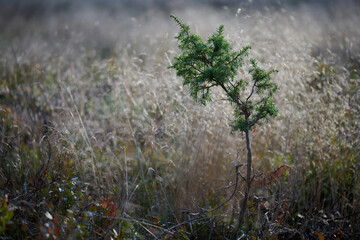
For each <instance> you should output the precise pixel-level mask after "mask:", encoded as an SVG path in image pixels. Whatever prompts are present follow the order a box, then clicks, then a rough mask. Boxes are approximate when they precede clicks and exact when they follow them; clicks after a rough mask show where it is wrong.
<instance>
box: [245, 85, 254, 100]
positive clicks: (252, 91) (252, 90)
mask: <svg viewBox="0 0 360 240" xmlns="http://www.w3.org/2000/svg"><path fill="white" fill-rule="evenodd" d="M255 87H256V82H254V84H253V86H252V88H251V93H250V95H249V96H248V97H247V98H246V102H248V101H249V99H250V98H251V96H252V95H253V93H254V90H255Z"/></svg>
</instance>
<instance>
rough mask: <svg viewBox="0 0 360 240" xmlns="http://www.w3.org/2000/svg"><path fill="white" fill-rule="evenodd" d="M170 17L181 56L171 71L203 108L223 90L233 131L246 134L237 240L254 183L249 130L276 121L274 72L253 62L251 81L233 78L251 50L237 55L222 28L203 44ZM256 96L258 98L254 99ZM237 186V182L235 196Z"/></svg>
mask: <svg viewBox="0 0 360 240" xmlns="http://www.w3.org/2000/svg"><path fill="white" fill-rule="evenodd" d="M171 17H172V18H173V19H174V20H175V22H176V23H177V24H178V25H179V26H180V33H179V34H178V35H177V36H176V39H177V40H178V42H179V44H178V47H179V48H180V50H181V53H180V55H178V56H176V57H175V63H174V64H173V65H172V66H171V68H174V69H175V70H176V73H177V75H178V76H180V77H182V78H183V79H184V82H183V84H184V85H188V86H189V87H190V95H191V96H192V97H193V98H194V99H195V100H196V101H198V102H200V103H202V104H204V105H205V104H206V102H207V101H211V90H212V88H214V87H220V88H222V90H223V91H224V92H225V94H226V100H228V101H229V103H230V104H231V105H232V106H233V107H234V119H233V131H237V130H240V131H242V132H244V133H245V137H246V148H247V164H246V179H245V181H246V189H245V193H244V199H243V201H242V204H241V211H240V214H239V217H238V221H237V224H236V226H235V228H234V230H233V233H232V236H231V239H236V236H237V232H238V231H239V229H240V227H241V225H242V223H243V220H244V217H245V213H246V209H247V205H248V204H247V203H248V199H249V192H250V187H251V182H252V181H253V179H254V176H252V175H251V172H252V169H251V165H252V150H251V141H250V130H251V129H252V128H253V127H254V126H255V125H256V124H257V123H259V121H260V120H262V119H265V120H268V119H269V117H275V116H277V114H278V110H277V108H276V107H275V104H274V102H273V96H274V94H275V92H276V91H277V90H278V86H277V85H276V84H275V83H273V82H272V81H271V77H270V75H271V74H272V73H274V72H276V70H270V71H265V70H263V69H262V68H260V67H259V66H258V64H257V62H256V61H255V60H254V59H250V64H251V67H250V69H249V73H250V74H251V81H247V80H243V79H241V78H240V79H238V78H236V76H237V73H238V70H239V68H241V67H243V65H244V58H245V57H246V56H247V55H248V51H249V49H250V46H246V47H244V48H243V49H241V50H240V51H233V50H232V47H231V46H230V44H229V43H228V41H226V39H225V38H224V26H223V25H221V26H220V27H219V28H218V30H217V31H216V32H215V33H214V34H213V35H212V36H211V37H210V38H209V39H208V40H207V41H206V42H204V41H203V40H202V39H201V37H200V36H198V35H196V34H194V33H191V32H190V27H189V26H188V25H186V24H184V23H183V22H181V21H180V20H179V19H178V18H177V17H175V16H174V15H171ZM247 88H249V93H247V92H246V89H247ZM255 95H257V97H256V98H255V97H254V96H255ZM254 99H255V100H254ZM243 166H245V165H243ZM235 168H236V174H237V176H238V174H239V173H238V172H237V171H238V168H239V165H236V164H235ZM236 179H238V177H237V178H236ZM237 186H238V184H237V180H236V184H235V189H234V193H235V191H236V188H237ZM232 196H233V195H232Z"/></svg>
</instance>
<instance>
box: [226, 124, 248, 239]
mask: <svg viewBox="0 0 360 240" xmlns="http://www.w3.org/2000/svg"><path fill="white" fill-rule="evenodd" d="M245 135H246V148H247V153H248V154H247V171H246V188H245V195H244V199H243V201H242V204H241V210H240V214H239V218H238V221H237V223H236V226H235V229H234V231H233V233H232V236H231V238H230V239H232V240H235V239H236V235H237V233H238V232H239V229H240V227H241V225H242V224H243V222H244V217H245V213H246V210H247V205H248V200H249V192H250V186H251V162H252V153H251V144H250V133H249V129H248V130H246V132H245Z"/></svg>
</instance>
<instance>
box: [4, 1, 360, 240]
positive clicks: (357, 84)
mask: <svg viewBox="0 0 360 240" xmlns="http://www.w3.org/2000/svg"><path fill="white" fill-rule="evenodd" d="M359 10H360V7H359V3H358V2H357V1H350V0H347V1H335V0H334V1H325V0H324V1H320V0H319V1H299V0H297V1H295V0H293V1H263V0H252V1H235V0H233V1H232V0H228V1H227V0H223V1H220V0H219V1H215V0H214V1H205V0H203V1H200V0H199V1H186V0H184V1H165V0H164V1H160V0H159V1H155V0H154V1H141V0H134V1H130V0H128V1H125V0H124V1H115V0H114V1H111V0H102V1H100V0H99V1H97V0H87V1H85V0H76V1H74V0H73V1H70V0H54V1H45V0H26V1H25V0H12V1H5V0H1V1H0V108H1V109H0V110H1V119H0V140H1V144H0V150H1V151H0V154H1V155H0V156H1V158H0V159H1V163H0V164H1V166H0V199H1V201H0V202H1V205H0V207H1V209H0V210H1V215H0V219H1V222H2V227H1V228H0V234H1V236H2V237H4V238H6V237H8V238H14V239H24V238H39V239H44V238H50V239H52V238H54V239H55V238H57V239H58V238H60V239H69V238H70V239H71V238H74V239H77V238H79V239H81V238H86V239H96V238H107V239H108V238H110V237H111V238H113V239H149V238H150V239H152V238H159V239H161V238H164V239H166V238H170V239H171V238H172V239H205V238H208V239H209V238H212V239H226V237H228V236H229V233H230V232H231V229H232V227H233V225H234V216H236V213H237V211H239V202H240V200H241V199H242V189H239V191H237V192H236V195H235V198H234V199H233V200H232V201H230V202H229V203H228V204H226V205H225V206H224V208H222V209H221V210H219V211H216V212H214V213H213V214H210V215H208V216H206V217H204V218H203V219H200V220H199V221H196V222H194V223H193V224H184V225H181V226H179V227H174V226H176V225H177V224H180V223H182V222H183V221H186V220H188V219H189V218H192V217H193V215H194V214H193V213H192V212H199V211H202V209H211V208H215V207H216V206H218V205H219V204H221V202H223V201H224V200H226V199H227V197H228V196H230V194H231V193H232V188H231V186H232V184H233V182H234V179H235V173H234V167H233V163H234V161H235V159H236V156H237V154H238V153H239V161H241V162H245V160H246V150H245V144H244V138H243V136H242V135H241V134H240V133H234V134H232V133H231V121H232V109H231V107H230V106H228V105H227V104H226V102H224V101H222V100H221V92H215V94H216V96H217V97H215V99H214V101H213V102H212V103H209V104H208V105H207V106H206V107H203V106H201V105H199V104H197V103H195V102H194V101H193V100H192V99H191V97H190V96H189V94H188V92H187V88H186V87H183V86H182V79H180V78H178V77H176V74H175V72H174V71H173V70H171V69H168V66H170V65H171V63H172V62H173V57H174V56H176V55H177V54H178V53H179V50H178V49H177V42H176V40H175V39H174V36H175V35H176V34H177V32H178V30H179V29H178V26H177V25H176V24H175V23H174V22H173V21H172V20H171V19H170V17H169V15H170V14H175V15H176V16H178V17H179V18H180V19H182V20H183V21H184V22H185V23H187V24H189V25H190V26H191V28H192V31H193V32H194V33H196V34H199V35H201V36H202V37H203V39H204V40H205V39H207V37H209V36H210V35H211V33H213V32H214V31H215V30H216V28H217V27H218V26H219V25H220V24H223V25H225V36H226V39H227V40H228V41H229V42H230V43H231V45H232V46H233V48H234V50H239V49H241V48H242V47H244V46H246V45H251V46H252V50H251V51H250V57H252V58H256V59H257V60H258V61H259V65H260V66H261V67H262V68H264V69H273V68H275V69H277V70H279V73H277V74H276V75H274V76H273V79H274V81H275V82H276V83H277V84H278V85H279V86H280V91H279V92H278V93H277V95H276V97H275V101H276V104H277V106H278V107H279V113H280V114H279V117H278V118H276V119H272V120H271V121H270V122H268V123H264V124H263V125H262V126H261V127H258V128H256V129H255V131H254V132H253V133H252V145H253V152H254V171H255V173H257V174H262V175H261V177H259V179H258V182H259V183H260V182H261V183H262V184H258V185H257V186H255V187H254V189H253V197H252V198H251V200H250V204H249V213H248V217H247V221H246V224H245V225H244V227H243V228H242V229H241V231H242V232H241V234H242V235H241V236H242V237H243V239H244V238H250V237H256V238H260V239H266V238H267V239H291V238H292V239H302V238H305V239H324V238H322V237H326V238H329V239H356V238H359V237H360V236H359V229H360V222H359V221H360V220H359V219H360V218H359V211H358V209H359V207H360V206H359V197H360V192H359V191H360V179H359V176H358V174H357V173H358V172H359V170H360V169H359V168H360V167H359V164H360V156H359V152H360V151H359V150H360V148H359V139H360V138H359V137H360V136H359V133H360V131H359V125H360V122H359V119H360V118H359V116H360V107H359V103H360V81H359V78H360V73H359V71H360V28H359V27H358V23H359V22H360V15H359V14H358V12H359ZM239 77H242V78H245V79H248V77H249V75H248V68H247V65H245V67H244V68H243V69H240V70H239ZM282 166H290V168H291V169H292V170H291V171H286V172H284V171H283V170H282V169H284V168H283V167H282ZM241 187H243V186H241ZM239 237H240V235H239Z"/></svg>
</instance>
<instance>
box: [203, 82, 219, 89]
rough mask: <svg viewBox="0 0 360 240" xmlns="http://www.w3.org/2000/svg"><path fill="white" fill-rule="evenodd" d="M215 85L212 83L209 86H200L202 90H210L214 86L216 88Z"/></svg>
mask: <svg viewBox="0 0 360 240" xmlns="http://www.w3.org/2000/svg"><path fill="white" fill-rule="evenodd" d="M216 85H217V84H216V83H213V84H211V85H203V86H201V87H202V88H203V89H210V88H212V87H214V86H216Z"/></svg>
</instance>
